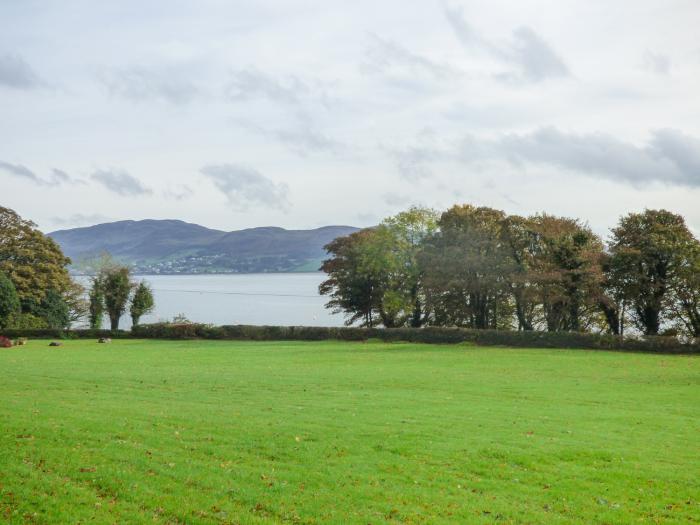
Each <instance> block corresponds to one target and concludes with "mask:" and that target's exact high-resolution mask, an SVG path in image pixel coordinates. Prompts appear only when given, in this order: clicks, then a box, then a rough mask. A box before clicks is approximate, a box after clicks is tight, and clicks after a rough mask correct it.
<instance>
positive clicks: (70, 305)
mask: <svg viewBox="0 0 700 525" xmlns="http://www.w3.org/2000/svg"><path fill="white" fill-rule="evenodd" d="M85 294H86V290H85V287H84V286H83V285H82V284H80V283H78V282H77V281H75V280H73V279H71V281H70V283H69V285H68V287H67V288H66V290H65V291H64V292H63V301H64V302H65V304H66V308H67V310H68V326H71V325H73V324H75V323H80V322H82V321H83V320H85V319H86V318H89V315H90V302H89V299H86V297H85Z"/></svg>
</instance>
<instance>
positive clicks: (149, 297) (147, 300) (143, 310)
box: [130, 281, 155, 326]
mask: <svg viewBox="0 0 700 525" xmlns="http://www.w3.org/2000/svg"><path fill="white" fill-rule="evenodd" d="M154 306H155V301H154V299H153V291H152V290H151V287H150V286H148V284H146V283H145V282H143V281H141V282H140V283H139V284H138V286H137V287H136V290H135V291H134V295H133V296H132V298H131V308H130V313H131V322H132V325H133V326H137V325H138V324H139V320H140V319H141V317H142V316H144V315H146V314H149V313H151V312H152V311H153V307H154Z"/></svg>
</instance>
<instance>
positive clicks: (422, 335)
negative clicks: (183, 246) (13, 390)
mask: <svg viewBox="0 0 700 525" xmlns="http://www.w3.org/2000/svg"><path fill="white" fill-rule="evenodd" d="M0 335H5V336H7V337H9V338H16V337H35V338H37V337H50V338H79V339H84V338H91V339H96V338H99V337H112V338H125V337H135V338H143V339H223V340H245V341H324V340H330V339H335V340H341V341H366V340H367V339H379V340H382V341H406V342H413V343H472V344H476V345H484V346H512V347H524V348H585V349H595V350H627V351H635V352H656V353H669V354H700V341H696V342H695V343H687V344H686V343H681V342H680V341H679V340H678V339H676V338H675V337H639V338H635V337H626V338H624V339H622V338H620V337H617V336H613V335H604V334H587V333H578V332H535V331H532V332H515V331H507V330H471V329H466V328H439V327H426V328H355V327H343V328H339V327H318V326H249V325H229V326H211V325H207V324H198V323H186V324H172V323H156V324H146V325H140V326H137V327H135V328H133V329H132V331H131V332H126V331H123V330H119V331H116V332H112V331H109V330H70V331H61V330H5V331H2V332H1V333H0Z"/></svg>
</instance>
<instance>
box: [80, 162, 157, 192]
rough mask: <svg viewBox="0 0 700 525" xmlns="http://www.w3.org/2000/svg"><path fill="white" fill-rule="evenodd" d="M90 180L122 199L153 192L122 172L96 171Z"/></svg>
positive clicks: (113, 170)
mask: <svg viewBox="0 0 700 525" xmlns="http://www.w3.org/2000/svg"><path fill="white" fill-rule="evenodd" d="M90 178H91V179H92V180H94V181H95V182H98V183H100V184H102V186H104V187H105V188H107V189H108V190H109V191H111V192H113V193H116V194H117V195H121V196H124V197H134V196H137V195H150V194H152V193H153V191H152V190H151V189H149V188H147V187H145V186H144V185H143V184H141V182H140V181H139V180H138V179H137V178H136V177H133V176H132V175H129V174H128V173H127V172H126V171H123V170H115V169H112V170H97V171H96V172H95V173H93V174H92V175H91V176H90Z"/></svg>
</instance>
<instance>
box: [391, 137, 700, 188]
mask: <svg viewBox="0 0 700 525" xmlns="http://www.w3.org/2000/svg"><path fill="white" fill-rule="evenodd" d="M392 153H393V155H394V158H395V159H397V170H398V172H399V174H400V175H401V177H402V178H404V179H406V180H409V181H417V180H420V179H423V178H427V177H429V176H430V175H431V174H432V169H431V168H432V165H433V164H435V163H437V162H451V163H456V164H468V165H472V166H473V165H478V164H479V163H482V162H505V163H508V164H510V165H511V166H514V167H516V168H525V167H527V166H537V165H543V166H550V167H553V168H559V169H562V170H567V171H571V172H575V173H579V174H583V175H587V176H591V177H597V178H603V179H608V180H611V181H614V182H618V183H622V184H630V185H632V186H636V187H641V186H644V185H647V184H650V183H663V184H668V185H671V186H683V187H692V188H698V187H700V139H697V138H695V137H692V136H690V135H687V134H685V133H682V132H681V131H678V130H674V129H660V130H655V131H653V132H652V133H651V136H650V139H649V140H648V141H647V143H646V144H644V145H642V146H638V145H635V144H633V143H630V142H626V141H623V140H620V139H618V138H616V137H613V136H611V135H607V134H604V133H581V134H577V133H567V132H563V131H560V130H559V129H557V128H555V127H543V128H538V129H536V130H534V131H532V132H529V133H510V134H504V135H499V136H497V137H496V138H481V137H478V136H475V135H465V136H463V137H462V138H461V140H459V141H458V142H456V143H453V144H452V145H450V146H442V147H437V146H433V145H430V144H428V145H418V146H415V145H413V146H408V147H405V148H403V149H398V150H394V151H393V152H392Z"/></svg>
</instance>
